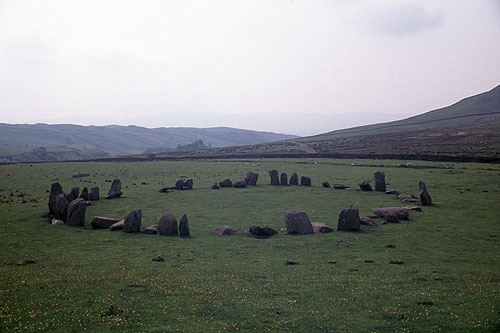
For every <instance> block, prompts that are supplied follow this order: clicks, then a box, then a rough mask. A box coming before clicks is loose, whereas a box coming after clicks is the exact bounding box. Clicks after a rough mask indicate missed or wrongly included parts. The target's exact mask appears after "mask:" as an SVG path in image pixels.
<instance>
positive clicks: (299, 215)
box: [285, 210, 313, 234]
mask: <svg viewBox="0 0 500 333" xmlns="http://www.w3.org/2000/svg"><path fill="white" fill-rule="evenodd" d="M285 226H286V231H287V232H288V233H289V234H312V233H313V227H312V224H311V221H310V220H309V217H308V216H307V214H306V213H305V212H302V211H296V210H289V211H287V212H285Z"/></svg>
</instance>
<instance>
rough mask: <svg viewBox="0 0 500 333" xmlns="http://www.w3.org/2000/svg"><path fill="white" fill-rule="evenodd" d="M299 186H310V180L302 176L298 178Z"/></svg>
mask: <svg viewBox="0 0 500 333" xmlns="http://www.w3.org/2000/svg"><path fill="white" fill-rule="evenodd" d="M300 185H301V186H311V178H310V177H306V176H302V177H300Z"/></svg>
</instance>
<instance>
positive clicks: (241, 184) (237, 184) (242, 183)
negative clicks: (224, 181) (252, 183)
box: [234, 180, 247, 188]
mask: <svg viewBox="0 0 500 333" xmlns="http://www.w3.org/2000/svg"><path fill="white" fill-rule="evenodd" d="M234 187H235V188H243V187H247V184H246V183H245V181H244V180H238V181H237V182H235V183H234Z"/></svg>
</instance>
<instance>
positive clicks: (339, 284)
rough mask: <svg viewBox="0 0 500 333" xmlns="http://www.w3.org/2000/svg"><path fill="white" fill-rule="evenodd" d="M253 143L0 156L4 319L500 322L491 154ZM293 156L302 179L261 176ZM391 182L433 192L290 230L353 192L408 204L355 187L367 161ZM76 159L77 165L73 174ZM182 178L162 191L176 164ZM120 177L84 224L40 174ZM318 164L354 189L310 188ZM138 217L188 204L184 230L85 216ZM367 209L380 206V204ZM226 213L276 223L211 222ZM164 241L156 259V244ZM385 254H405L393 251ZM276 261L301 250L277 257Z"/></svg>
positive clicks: (435, 326)
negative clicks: (161, 230)
mask: <svg viewBox="0 0 500 333" xmlns="http://www.w3.org/2000/svg"><path fill="white" fill-rule="evenodd" d="M406 162H407V161H404V162H403V161H389V160H332V159H264V160H240V161H236V160H219V161H215V160H210V161H178V162H174V161H172V162H138V163H100V162H99V163H98V162H95V163H92V162H87V163H82V162H75V163H53V164H51V163H46V164H31V165H30V164H16V165H1V166H0V331H1V332H16V331H36V330H50V331H60V332H81V331H84V330H86V331H95V332H107V331H128V332H136V331H144V332H175V331H182V332H205V331H215V332H222V331H235V330H236V331H257V332H263V331H295V332H322V331H324V332H439V331H442V332H497V331H499V330H500V294H499V292H500V251H499V247H498V246H499V240H500V165H497V164H478V163H474V164H473V163H437V162H436V163H435V162H424V161H414V162H413V163H414V164H416V166H417V168H400V167H396V165H397V164H398V163H406ZM271 169H276V170H278V172H279V173H281V172H286V173H287V174H288V176H289V177H290V175H291V174H292V173H293V172H297V173H298V175H299V177H300V176H302V175H305V176H310V177H311V178H312V185H313V186H312V187H301V186H271V185H269V176H268V173H267V172H268V171H269V170H271ZM377 170H382V171H384V172H385V174H386V181H387V183H388V184H389V185H388V188H394V189H397V190H399V191H401V192H405V193H413V194H415V195H418V182H419V181H424V182H425V183H426V184H427V188H428V190H429V193H430V195H431V196H432V198H433V202H434V204H433V205H432V206H425V207H422V210H423V211H422V212H415V211H410V221H401V222H400V223H390V224H383V225H379V226H378V227H368V226H362V230H361V231H359V232H339V231H334V232H332V233H329V234H313V235H286V233H285V231H283V230H282V229H283V228H284V227H285V225H284V214H285V211H287V210H303V211H305V212H306V213H307V214H308V216H309V218H310V219H311V221H312V222H324V223H326V224H328V225H330V226H332V227H334V229H336V226H337V219H338V214H339V212H340V211H341V210H342V209H343V208H344V207H346V206H348V205H351V204H353V205H356V206H358V207H359V209H360V214H361V215H362V216H369V215H372V214H371V210H372V209H373V208H377V207H387V206H406V204H404V203H402V202H401V201H400V200H398V199H396V197H395V196H393V195H387V194H384V193H378V192H360V191H357V189H358V188H359V187H358V183H359V182H360V181H362V180H370V181H371V183H372V186H373V173H374V172H375V171H377ZM248 171H253V172H258V173H259V180H258V186H256V187H248V188H243V189H235V188H221V189H219V190H212V189H211V188H210V187H211V185H212V184H213V182H215V181H221V180H223V179H225V178H230V179H231V180H232V181H233V182H234V181H237V180H240V179H243V178H244V176H245V174H246V172H248ZM80 173H88V174H89V176H87V177H83V178H73V175H76V174H80ZM181 177H187V178H193V179H194V189H193V190H190V191H174V192H171V193H159V192H158V190H159V188H160V187H162V186H165V185H170V186H172V185H174V183H175V181H176V180H177V179H178V178H181ZM114 178H119V179H120V180H121V182H122V187H123V196H122V197H121V198H119V199H113V200H100V201H96V202H93V203H92V205H90V206H88V207H87V213H86V225H85V227H84V228H75V227H69V226H65V225H51V224H50V223H49V219H48V217H47V216H46V215H47V213H48V207H47V201H48V196H49V193H48V190H50V186H51V183H53V182H55V181H58V182H60V184H61V185H62V186H63V189H64V190H65V191H69V190H70V189H71V187H73V186H79V187H80V190H81V189H82V188H83V187H84V186H86V187H88V188H89V189H90V187H91V186H95V185H97V186H99V188H100V192H101V198H102V197H104V196H105V194H106V192H107V191H108V189H109V186H110V185H111V183H110V182H109V180H113V179H114ZM324 180H327V181H329V182H330V184H332V185H333V184H334V183H343V184H346V185H349V186H352V187H353V190H352V191H346V190H335V189H333V188H322V186H321V184H322V182H323V181H324ZM133 209H141V210H142V226H143V228H144V227H147V226H150V225H153V224H156V223H157V221H158V220H159V218H160V217H161V216H162V215H163V213H164V212H165V211H171V212H172V213H174V214H175V215H176V217H177V220H179V219H180V217H181V216H182V214H187V216H188V218H189V226H190V230H191V236H192V237H190V238H181V237H168V236H159V235H145V234H142V233H139V234H126V233H124V232H121V231H115V232H111V231H108V230H92V229H91V228H90V220H91V218H92V217H93V216H108V217H113V218H119V219H122V218H123V217H124V216H125V215H126V214H127V213H128V212H129V211H131V210H133ZM377 221H378V222H379V223H380V222H381V221H380V219H379V220H377ZM222 225H231V226H234V227H237V228H239V229H240V230H242V231H245V232H246V231H248V228H249V227H250V226H251V225H263V226H269V227H272V228H274V229H276V230H279V235H277V236H274V237H271V238H267V239H261V238H254V237H250V236H249V235H248V233H243V234H239V235H231V236H215V235H212V234H210V231H211V230H212V229H213V228H215V227H218V226H222ZM157 256H161V257H163V258H164V261H162V262H157V261H153V260H152V259H153V258H155V257H157ZM391 260H396V261H400V262H402V264H391ZM287 261H293V262H296V263H298V264H296V265H288V264H286V262H287Z"/></svg>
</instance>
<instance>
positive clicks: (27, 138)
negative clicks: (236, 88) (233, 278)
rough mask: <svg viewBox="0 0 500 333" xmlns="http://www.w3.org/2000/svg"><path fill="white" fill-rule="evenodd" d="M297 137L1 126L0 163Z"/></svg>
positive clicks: (233, 132)
mask: <svg viewBox="0 0 500 333" xmlns="http://www.w3.org/2000/svg"><path fill="white" fill-rule="evenodd" d="M290 138H296V136H293V135H285V134H277V133H272V132H257V131H250V130H242V129H236V128H229V127H214V128H186V127H179V128H165V127H162V128H153V129H149V128H145V127H138V126H116V125H111V126H80V125H48V124H34V125H27V124H21V125H12V124H0V160H3V161H47V160H49V161H58V160H75V159H88V158H98V157H105V156H116V155H126V154H140V153H153V152H158V151H163V152H164V151H173V150H175V148H176V147H181V148H185V149H189V147H190V144H192V143H195V142H196V143H197V144H199V141H200V140H201V141H202V143H203V144H204V145H206V146H207V147H227V146H236V145H253V144H260V143H265V142H270V141H278V140H284V139H290Z"/></svg>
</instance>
